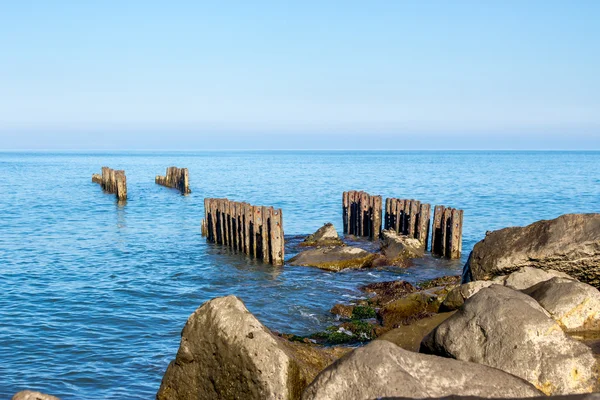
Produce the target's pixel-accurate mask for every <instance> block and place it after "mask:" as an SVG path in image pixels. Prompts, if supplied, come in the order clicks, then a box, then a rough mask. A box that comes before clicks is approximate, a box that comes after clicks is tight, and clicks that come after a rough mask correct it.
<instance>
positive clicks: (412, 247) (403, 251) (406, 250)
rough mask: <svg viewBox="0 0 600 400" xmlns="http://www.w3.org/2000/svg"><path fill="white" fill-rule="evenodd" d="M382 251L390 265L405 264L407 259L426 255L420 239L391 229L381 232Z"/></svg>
mask: <svg viewBox="0 0 600 400" xmlns="http://www.w3.org/2000/svg"><path fill="white" fill-rule="evenodd" d="M381 251H382V253H383V255H384V256H385V258H386V260H387V262H388V264H389V265H400V266H403V265H404V264H405V260H407V259H410V258H420V257H423V255H424V248H423V244H422V243H421V242H420V241H419V240H417V239H413V238H409V237H408V236H404V235H399V234H397V233H396V232H394V231H391V230H384V231H382V232H381Z"/></svg>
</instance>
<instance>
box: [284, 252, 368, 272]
mask: <svg viewBox="0 0 600 400" xmlns="http://www.w3.org/2000/svg"><path fill="white" fill-rule="evenodd" d="M375 257H376V255H375V254H373V253H369V252H368V251H366V250H363V249H360V248H358V247H351V246H347V247H341V246H334V247H319V248H316V249H310V250H305V251H303V252H301V253H299V254H297V255H296V256H294V257H292V258H291V259H290V261H289V262H288V264H289V265H296V266H303V267H317V268H321V269H324V270H327V271H334V272H338V271H341V270H343V269H348V268H354V269H357V268H366V267H370V266H371V263H372V262H373V260H374V259H375Z"/></svg>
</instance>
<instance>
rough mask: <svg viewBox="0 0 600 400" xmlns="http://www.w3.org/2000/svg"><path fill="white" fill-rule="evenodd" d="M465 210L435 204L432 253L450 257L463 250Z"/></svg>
mask: <svg viewBox="0 0 600 400" xmlns="http://www.w3.org/2000/svg"><path fill="white" fill-rule="evenodd" d="M462 229H463V210H458V209H456V208H449V207H445V206H435V210H434V213H433V229H432V236H431V253H433V254H434V255H437V256H440V257H446V258H450V259H454V258H460V254H461V252H462Z"/></svg>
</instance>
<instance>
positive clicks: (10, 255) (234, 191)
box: [0, 151, 600, 399]
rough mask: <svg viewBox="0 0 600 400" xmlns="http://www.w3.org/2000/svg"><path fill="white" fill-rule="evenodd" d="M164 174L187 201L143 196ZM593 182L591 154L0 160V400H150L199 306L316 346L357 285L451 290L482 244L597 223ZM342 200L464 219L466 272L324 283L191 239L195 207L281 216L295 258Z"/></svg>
mask: <svg viewBox="0 0 600 400" xmlns="http://www.w3.org/2000/svg"><path fill="white" fill-rule="evenodd" d="M103 165H107V166H110V167H112V168H116V169H124V170H125V171H126V173H127V182H128V192H129V193H128V194H129V199H128V201H127V203H126V204H125V205H119V204H117V202H116V201H115V198H114V195H108V194H104V193H103V192H102V191H101V189H100V187H99V186H98V185H96V184H94V183H92V182H91V175H92V173H95V172H99V171H100V168H101V167H102V166H103ZM171 165H176V166H181V167H187V168H189V171H190V185H191V188H192V190H193V193H192V194H191V195H189V196H181V195H179V194H178V193H177V192H176V191H174V190H171V189H167V188H164V187H161V186H158V185H155V184H154V176H155V175H157V174H164V172H165V168H166V167H167V166H171ZM598 171H600V152H489V151H480V152H376V151H369V152H343V151H339V152H325V151H319V152H292V151H290V152H284V151H281V152H179V153H164V152H160V153H159V152H133V153H99V152H91V153H73V152H64V153H43V152H32V153H14V152H10V153H0V177H1V178H0V221H1V223H0V398H10V396H11V395H12V394H14V393H15V392H17V391H18V390H22V389H26V388H27V389H35V390H40V391H43V392H47V393H51V394H53V395H56V396H59V397H61V398H63V399H103V398H111V399H122V398H131V399H137V398H140V399H150V398H153V397H154V395H155V393H156V391H157V389H158V387H159V385H160V380H161V378H162V375H163V373H164V371H165V368H166V367H167V364H168V362H169V361H170V360H171V359H173V358H174V356H175V353H176V351H177V348H178V345H179V338H180V336H179V335H180V331H181V329H182V328H183V326H184V324H185V322H186V320H187V318H188V316H189V315H190V314H191V313H192V312H193V311H194V310H195V309H196V308H197V307H198V306H199V305H200V304H202V303H203V302H204V301H206V300H208V299H210V298H213V297H216V296H221V295H227V294H235V295H237V296H239V297H241V298H242V299H243V300H244V302H245V303H246V305H247V307H248V309H249V310H250V311H251V312H253V313H255V314H256V315H257V316H258V318H259V319H260V320H261V321H262V322H263V323H264V324H265V325H266V326H267V327H269V328H271V329H275V330H278V331H283V332H291V333H296V334H307V333H310V332H314V331H316V330H319V329H321V328H323V327H325V326H327V325H329V324H331V323H332V322H333V321H334V320H333V317H332V316H331V315H330V314H329V313H328V310H329V308H331V306H333V305H334V304H335V303H337V302H341V301H348V300H350V299H352V298H356V297H359V296H361V295H362V294H361V293H360V292H359V291H358V290H357V287H358V286H359V285H361V284H363V283H368V282H375V281H383V280H392V279H405V280H408V281H411V282H418V281H420V280H423V279H427V278H432V277H436V276H441V275H447V274H458V273H459V272H460V269H461V265H462V262H464V261H465V259H466V257H467V255H468V252H469V251H470V250H471V248H472V247H473V245H474V244H475V243H476V242H477V241H478V240H480V239H481V238H482V237H483V236H484V235H485V232H486V231H487V230H493V229H498V228H502V227H505V226H514V225H525V224H528V223H531V222H534V221H536V220H539V219H548V218H554V217H557V216H558V215H561V214H564V213H575V212H598V211H599V210H600V174H599V172H598ZM352 189H359V190H366V191H368V192H370V193H373V194H381V195H382V196H383V197H384V198H385V197H398V198H415V199H419V200H421V201H424V202H429V203H431V204H433V205H435V204H444V205H448V206H453V207H458V208H462V209H464V211H465V217H464V254H463V260H462V261H460V262H447V261H443V260H438V259H434V258H431V257H428V258H427V259H425V260H424V261H421V262H419V263H418V264H417V265H415V266H414V267H411V268H408V269H396V268H383V269H374V270H365V271H347V272H342V273H337V274H334V273H328V272H324V271H320V270H317V269H312V268H303V267H288V266H286V267H283V268H274V267H271V266H269V265H264V264H262V263H260V262H257V261H255V260H251V259H248V258H245V257H243V256H240V255H236V254H231V253H230V252H229V251H227V250H226V249H223V248H219V247H218V246H214V245H211V244H207V243H206V241H205V239H204V238H202V237H201V234H200V220H201V218H202V217H203V215H204V210H203V199H204V197H228V198H230V199H233V200H243V201H248V202H250V203H253V204H260V205H272V206H275V207H281V208H282V209H283V215H284V229H285V233H286V240H287V241H289V242H290V243H291V244H293V243H294V242H297V240H298V239H297V236H298V235H304V234H307V233H310V232H313V231H314V230H316V229H317V228H318V227H320V226H321V225H322V224H323V223H325V222H328V221H331V222H333V223H334V224H335V226H336V227H337V228H338V230H341V222H342V221H341V195H342V192H343V191H345V190H352ZM287 251H288V253H292V252H293V251H294V247H293V246H292V245H289V246H287Z"/></svg>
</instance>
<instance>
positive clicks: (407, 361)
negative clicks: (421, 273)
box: [302, 340, 541, 400]
mask: <svg viewBox="0 0 600 400" xmlns="http://www.w3.org/2000/svg"><path fill="white" fill-rule="evenodd" d="M458 394H460V395H467V396H482V397H532V396H539V395H541V393H540V392H539V391H538V390H536V389H535V388H534V387H533V386H532V385H530V384H529V383H527V382H525V381H524V380H522V379H520V378H517V377H515V376H512V375H510V374H507V373H505V372H502V371H500V370H497V369H494V368H489V367H486V366H483V365H477V364H474V363H469V362H464V361H457V360H451V359H447V358H442V357H435V356H430V355H425V354H419V353H414V352H411V351H407V350H404V349H402V348H400V347H398V346H396V345H395V344H393V343H390V342H388V341H385V340H376V341H374V342H372V343H370V344H368V345H366V346H364V347H361V348H358V349H356V350H354V351H353V352H352V353H350V354H348V355H346V356H344V357H343V358H341V359H340V360H338V361H336V362H335V363H334V364H333V365H331V366H330V367H328V368H327V369H325V370H324V371H323V372H321V373H320V374H319V375H318V376H317V378H316V379H315V380H314V381H313V382H312V383H311V384H310V386H308V387H307V388H306V390H305V391H304V394H303V395H302V399H303V400H347V399H361V400H362V399H376V398H381V397H386V396H402V397H410V398H426V397H435V396H438V397H441V396H449V395H458Z"/></svg>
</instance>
